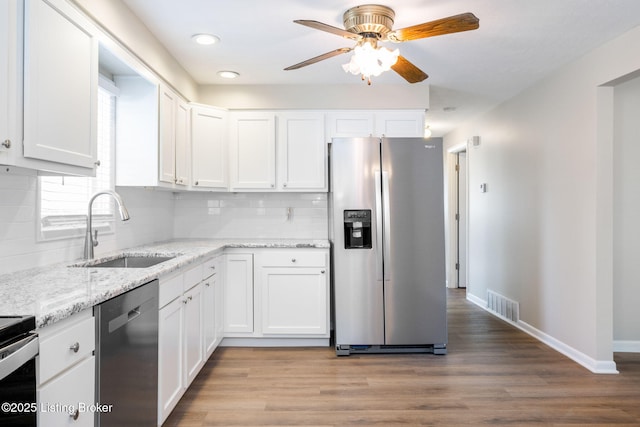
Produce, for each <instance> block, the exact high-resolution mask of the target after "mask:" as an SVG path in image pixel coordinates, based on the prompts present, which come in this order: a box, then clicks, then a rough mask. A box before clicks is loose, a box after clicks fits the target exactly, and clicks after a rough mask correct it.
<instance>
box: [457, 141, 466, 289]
mask: <svg viewBox="0 0 640 427" xmlns="http://www.w3.org/2000/svg"><path fill="white" fill-rule="evenodd" d="M457 172H458V174H457V176H458V209H457V210H458V212H457V213H458V263H457V264H458V287H459V288H466V287H467V152H466V151H461V152H460V153H458V171H457Z"/></svg>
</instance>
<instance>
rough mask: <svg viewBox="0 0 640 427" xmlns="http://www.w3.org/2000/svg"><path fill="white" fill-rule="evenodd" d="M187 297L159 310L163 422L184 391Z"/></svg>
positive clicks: (160, 381)
mask: <svg viewBox="0 0 640 427" xmlns="http://www.w3.org/2000/svg"><path fill="white" fill-rule="evenodd" d="M183 305H184V303H183V298H182V297H180V298H177V299H175V300H173V302H171V303H170V304H168V305H166V306H164V307H163V308H161V309H160V311H159V323H158V420H159V421H160V422H163V421H164V420H165V419H166V418H167V417H168V416H169V414H170V413H171V411H172V410H173V408H174V407H175V406H176V405H177V404H178V401H179V400H180V398H181V397H182V394H183V393H184V390H185V388H184V385H183V367H182V365H183V363H182V361H183V342H184V327H183V308H182V306H183Z"/></svg>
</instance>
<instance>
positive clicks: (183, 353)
mask: <svg viewBox="0 0 640 427" xmlns="http://www.w3.org/2000/svg"><path fill="white" fill-rule="evenodd" d="M218 262H219V261H218V259H217V258H213V259H212V260H208V261H205V262H204V263H200V264H196V265H194V266H191V267H189V268H186V269H185V270H183V271H180V272H178V273H177V274H174V275H172V276H168V277H164V278H160V297H159V300H160V310H159V312H158V317H159V322H158V425H161V424H162V423H163V422H164V421H165V420H166V419H167V417H168V416H169V414H170V413H171V411H172V410H173V408H175V406H176V405H177V403H178V401H179V400H180V398H181V397H182V396H183V395H184V393H185V391H186V390H187V388H188V387H189V385H190V384H191V383H192V382H193V380H194V379H195V377H196V376H197V375H198V373H199V372H200V370H201V369H202V367H203V366H204V363H205V361H206V360H207V358H208V357H209V356H210V355H211V353H213V351H214V350H215V348H216V346H217V345H218V344H219V343H220V340H221V339H222V332H221V329H222V319H221V316H222V313H221V311H218V308H219V310H222V289H218V287H217V282H216V280H218V279H217V278H216V276H219V274H217V271H215V268H218V269H219V267H217V265H218ZM212 267H213V268H212ZM214 271H215V273H213V272H214ZM212 278H216V279H215V280H214V279H212ZM212 336H213V337H212Z"/></svg>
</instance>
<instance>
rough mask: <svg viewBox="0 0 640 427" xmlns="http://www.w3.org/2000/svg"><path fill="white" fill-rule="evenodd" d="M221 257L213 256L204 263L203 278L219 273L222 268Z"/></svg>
mask: <svg viewBox="0 0 640 427" xmlns="http://www.w3.org/2000/svg"><path fill="white" fill-rule="evenodd" d="M219 261H220V257H215V258H212V259H210V260H208V261H205V262H204V264H202V279H203V280H204V279H208V278H209V277H211V276H213V275H214V274H217V273H219V270H220V262H219Z"/></svg>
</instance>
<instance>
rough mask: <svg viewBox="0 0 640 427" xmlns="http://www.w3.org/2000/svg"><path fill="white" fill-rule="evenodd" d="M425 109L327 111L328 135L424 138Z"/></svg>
mask: <svg viewBox="0 0 640 427" xmlns="http://www.w3.org/2000/svg"><path fill="white" fill-rule="evenodd" d="M423 135H424V110H371V111H332V112H330V113H328V114H327V122H326V137H327V141H331V139H332V138H348V137H367V136H377V137H381V136H386V137H422V136H423Z"/></svg>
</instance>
